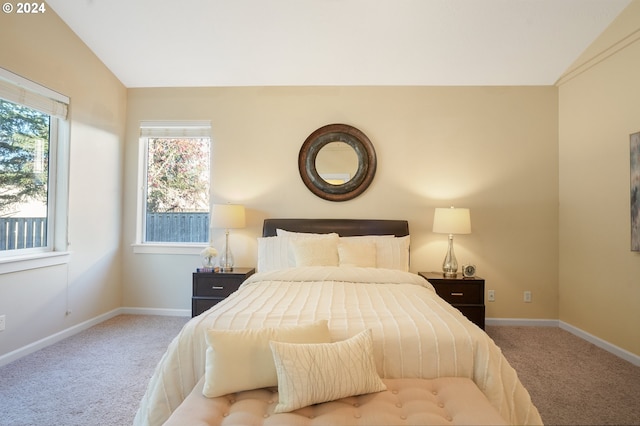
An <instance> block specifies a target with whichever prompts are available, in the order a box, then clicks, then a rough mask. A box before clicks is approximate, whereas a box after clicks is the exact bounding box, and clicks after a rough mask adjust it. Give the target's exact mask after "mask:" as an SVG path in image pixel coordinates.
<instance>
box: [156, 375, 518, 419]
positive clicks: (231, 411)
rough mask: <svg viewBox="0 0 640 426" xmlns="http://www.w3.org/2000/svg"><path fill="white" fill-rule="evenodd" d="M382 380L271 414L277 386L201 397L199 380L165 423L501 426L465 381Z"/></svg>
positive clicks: (496, 413)
mask: <svg viewBox="0 0 640 426" xmlns="http://www.w3.org/2000/svg"><path fill="white" fill-rule="evenodd" d="M384 382H385V384H386V385H387V390H386V391H384V392H378V393H372V394H366V395H359V396H353V397H348V398H342V399H339V400H336V401H330V402H325V403H322V404H317V405H312V406H309V407H304V408H301V409H299V410H296V411H293V412H291V413H280V414H274V413H273V410H274V408H275V406H276V404H277V403H278V389H277V388H265V389H256V390H251V391H244V392H239V393H235V394H229V395H225V396H221V397H217V398H206V397H204V396H203V395H202V388H203V386H204V378H202V379H201V380H200V382H198V384H197V385H196V387H195V388H194V389H193V391H192V392H191V393H190V394H189V395H188V396H187V398H186V399H185V400H184V401H183V403H182V404H181V405H180V406H179V407H178V408H177V409H176V410H175V411H174V412H173V414H172V415H171V417H170V418H169V419H168V420H167V421H166V423H165V426H184V425H189V426H229V425H252V426H262V425H264V426H276V425H277V426H286V425H296V426H319V425H322V426H326V425H341V426H350V425H363V426H364V425H366V426H376V425H379V426H383V425H384V426H388V425H472V424H476V425H478V424H484V425H504V424H507V423H506V422H505V421H504V419H502V417H500V414H499V413H498V411H497V410H496V409H495V408H493V407H492V406H491V404H490V403H489V401H488V400H487V399H486V397H485V396H484V395H483V394H482V392H481V391H480V389H478V387H477V386H476V385H475V383H473V382H472V381H471V380H470V379H466V378H460V377H443V378H438V379H429V380H427V379H384Z"/></svg>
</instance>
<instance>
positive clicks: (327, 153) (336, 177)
mask: <svg viewBox="0 0 640 426" xmlns="http://www.w3.org/2000/svg"><path fill="white" fill-rule="evenodd" d="M316 170H317V171H318V174H319V175H320V177H321V178H322V179H323V180H324V181H325V182H327V183H330V184H332V185H342V184H343V183H346V182H348V181H350V180H351V178H353V177H354V176H355V174H356V173H357V172H358V155H357V154H356V151H355V150H354V149H353V148H351V145H349V144H347V143H344V142H330V143H328V144H326V145H325V146H323V147H322V148H321V149H320V151H318V156H317V157H316Z"/></svg>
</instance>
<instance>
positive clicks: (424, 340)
mask: <svg viewBox="0 0 640 426" xmlns="http://www.w3.org/2000/svg"><path fill="white" fill-rule="evenodd" d="M319 319H328V320H329V328H330V330H331V334H332V338H333V339H334V340H342V339H346V338H348V337H351V336H353V335H355V334H357V333H358V332H360V331H362V330H364V329H366V328H370V329H372V330H373V337H374V352H375V358H376V362H377V368H378V372H379V373H380V375H381V376H382V377H384V378H402V377H418V378H435V377H447V376H454V377H468V378H471V379H472V380H473V381H474V382H475V383H476V384H477V385H478V387H479V388H480V390H482V392H483V393H484V394H485V395H486V397H487V398H488V399H489V401H490V402H491V404H492V405H493V406H494V407H495V408H496V409H497V410H498V411H499V412H500V414H501V415H502V417H503V418H504V419H505V420H506V421H507V422H509V423H511V424H542V420H541V418H540V416H539V414H538V411H537V409H536V408H535V407H534V406H533V404H532V403H531V399H530V397H529V394H528V392H527V391H526V389H525V388H524V387H523V386H522V384H521V383H520V381H519V379H518V377H517V375H516V372H515V370H514V369H513V368H512V367H511V366H510V365H509V364H508V362H507V360H506V359H505V358H504V356H503V355H502V353H501V351H500V349H499V348H498V347H497V346H496V345H495V344H494V343H493V341H492V340H491V339H490V338H489V337H488V336H487V335H486V334H485V333H484V332H483V331H482V330H481V329H479V328H478V327H476V326H475V325H474V324H473V323H471V322H470V321H468V320H467V319H466V318H464V316H463V315H462V314H460V312H459V311H458V310H456V309H454V308H452V307H451V306H450V305H449V304H447V303H446V302H444V301H443V300H442V299H440V298H439V297H438V296H437V295H436V293H435V291H433V288H432V287H431V285H430V284H429V283H428V282H427V281H425V280H424V279H423V278H422V277H420V276H418V275H415V274H411V273H407V272H400V271H394V270H389V269H373V268H345V267H306V268H291V269H285V270H281V271H274V272H266V273H258V274H254V275H253V276H251V277H250V278H249V279H248V280H247V281H246V282H245V283H244V284H243V285H242V286H241V287H240V289H239V290H238V291H237V292H235V293H234V294H232V295H231V296H230V297H229V298H227V299H225V300H224V301H223V302H220V303H218V304H217V305H215V306H214V307H213V308H212V309H210V310H209V311H207V312H205V313H203V314H202V315H200V316H198V317H195V318H193V319H192V320H191V321H189V322H188V323H187V324H186V325H185V327H184V328H183V330H182V331H181V332H180V334H179V335H178V336H177V337H176V338H175V339H174V340H173V342H172V343H171V344H170V345H169V348H168V349H167V352H166V353H165V355H164V356H163V358H162V360H161V361H160V363H159V364H158V366H157V368H156V371H155V373H154V375H153V377H152V378H151V381H150V383H149V387H148V389H147V392H146V394H145V396H144V397H143V399H142V401H141V405H140V408H139V410H138V413H137V415H136V419H135V421H134V424H135V425H160V424H162V423H163V422H164V421H165V420H166V419H167V418H168V417H169V416H170V414H171V412H172V411H173V410H174V409H175V408H176V407H177V406H178V405H180V403H181V402H182V401H183V400H184V398H185V397H186V396H187V395H188V394H189V393H190V392H191V390H192V389H193V387H194V386H195V385H196V383H197V382H198V380H199V379H200V378H201V377H202V376H203V375H204V370H205V351H206V342H205V330H206V329H208V328H220V329H241V328H259V327H273V326H279V325H291V324H296V323H300V322H311V321H314V320H319Z"/></svg>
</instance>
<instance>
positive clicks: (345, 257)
mask: <svg viewBox="0 0 640 426" xmlns="http://www.w3.org/2000/svg"><path fill="white" fill-rule="evenodd" d="M338 257H339V259H340V266H360V267H364V268H375V267H376V243H375V241H372V240H365V239H362V240H357V239H345V238H341V239H340V242H339V243H338Z"/></svg>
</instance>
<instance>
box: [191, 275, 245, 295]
mask: <svg viewBox="0 0 640 426" xmlns="http://www.w3.org/2000/svg"><path fill="white" fill-rule="evenodd" d="M213 275H215V274H213ZM240 284H242V280H241V279H238V277H235V276H226V277H225V276H222V275H219V276H210V275H207V276H199V277H197V278H196V279H195V286H194V289H193V295H194V296H198V297H222V298H225V297H227V296H228V295H230V294H231V293H233V292H234V291H236V290H237V289H238V287H239V286H240Z"/></svg>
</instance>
